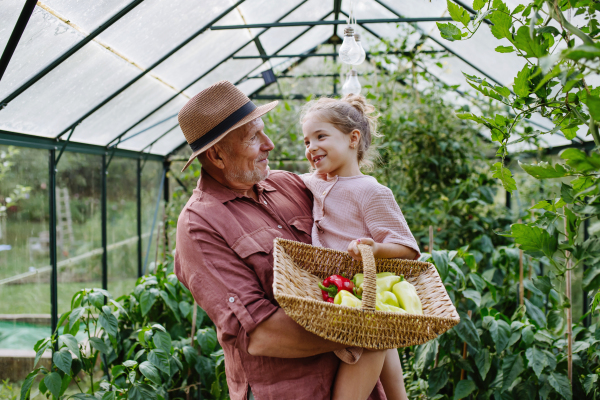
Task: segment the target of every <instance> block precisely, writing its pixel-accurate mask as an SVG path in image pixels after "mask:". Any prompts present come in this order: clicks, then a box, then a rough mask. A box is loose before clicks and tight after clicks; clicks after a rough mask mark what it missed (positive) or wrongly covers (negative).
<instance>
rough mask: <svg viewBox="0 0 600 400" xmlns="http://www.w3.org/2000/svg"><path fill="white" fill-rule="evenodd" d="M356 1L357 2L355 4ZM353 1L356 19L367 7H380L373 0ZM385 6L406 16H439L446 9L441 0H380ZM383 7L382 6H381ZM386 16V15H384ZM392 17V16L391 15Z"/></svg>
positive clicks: (359, 17)
mask: <svg viewBox="0 0 600 400" xmlns="http://www.w3.org/2000/svg"><path fill="white" fill-rule="evenodd" d="M357 3H358V4H357ZM357 3H355V6H354V7H355V10H356V11H355V13H356V19H361V18H365V17H363V16H362V11H363V10H365V11H366V9H367V8H371V7H372V8H378V7H381V6H380V5H379V4H377V3H375V2H374V1H369V2H362V1H361V2H357ZM382 3H384V4H385V5H386V6H388V7H389V8H391V9H392V10H394V11H396V12H397V13H398V14H400V15H402V16H403V17H407V18H416V17H441V16H443V15H444V13H445V12H446V10H447V7H446V2H445V1H443V0H431V1H427V2H425V1H409V0H402V1H397V0H396V1H392V0H382ZM381 8H383V7H381ZM342 9H344V5H343V4H342ZM384 18H386V17H384ZM391 18H393V17H391Z"/></svg>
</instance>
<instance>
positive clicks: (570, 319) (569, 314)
mask: <svg viewBox="0 0 600 400" xmlns="http://www.w3.org/2000/svg"><path fill="white" fill-rule="evenodd" d="M566 209H567V207H566V206H565V207H563V214H565V237H566V238H567V240H569V232H567V215H566V213H565V210H566ZM565 257H566V261H567V262H566V266H567V272H566V274H565V278H566V279H565V280H566V286H567V287H566V288H565V296H566V297H567V299H568V300H569V308H567V346H568V347H567V371H568V375H569V381H570V382H571V385H573V308H572V307H571V253H570V252H568V251H565Z"/></svg>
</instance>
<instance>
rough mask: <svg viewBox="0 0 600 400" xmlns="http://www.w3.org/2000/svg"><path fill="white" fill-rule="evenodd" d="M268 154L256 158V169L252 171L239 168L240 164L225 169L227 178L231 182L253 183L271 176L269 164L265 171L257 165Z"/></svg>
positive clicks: (224, 172)
mask: <svg viewBox="0 0 600 400" xmlns="http://www.w3.org/2000/svg"><path fill="white" fill-rule="evenodd" d="M268 154H269V153H266V154H261V155H260V156H258V157H257V158H256V160H254V169H253V170H252V171H248V170H243V169H241V168H239V167H238V165H234V166H232V168H231V169H225V170H224V171H223V174H224V175H225V179H227V180H228V181H230V182H239V183H245V184H252V185H253V184H256V183H258V182H261V181H264V180H265V179H267V178H268V177H269V173H270V172H271V169H270V168H269V167H268V166H267V169H266V170H265V171H264V172H263V171H261V170H260V169H259V168H258V167H257V165H256V163H257V161H258V160H261V159H264V158H265V157H267V156H268Z"/></svg>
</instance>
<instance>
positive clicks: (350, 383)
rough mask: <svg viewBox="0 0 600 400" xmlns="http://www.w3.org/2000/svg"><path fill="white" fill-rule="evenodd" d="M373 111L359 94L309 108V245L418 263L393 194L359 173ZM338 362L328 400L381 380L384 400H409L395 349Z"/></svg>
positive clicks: (362, 395)
mask: <svg viewBox="0 0 600 400" xmlns="http://www.w3.org/2000/svg"><path fill="white" fill-rule="evenodd" d="M374 112H375V108H374V107H373V106H372V105H370V104H368V103H367V102H366V99H365V98H364V97H363V96H359V95H352V94H351V95H347V96H346V97H344V98H343V99H341V100H334V99H329V98H321V99H319V100H318V101H313V102H310V103H308V104H307V105H306V106H305V108H304V110H303V113H302V117H301V123H302V132H303V134H304V144H305V145H306V158H307V159H308V161H309V162H310V164H311V165H312V167H313V169H314V171H313V172H312V173H310V174H304V175H302V179H303V181H304V183H305V184H306V186H307V187H308V188H309V189H310V190H311V191H312V193H313V195H314V207H313V216H314V225H313V229H312V241H313V245H315V246H321V247H327V248H332V249H336V250H341V251H348V252H349V253H350V255H351V256H352V257H353V258H355V259H357V260H360V253H359V251H358V247H357V244H358V243H360V244H367V245H371V246H373V254H374V255H375V257H377V258H405V259H411V260H414V259H416V258H418V257H419V255H420V253H419V247H418V245H417V242H416V241H415V239H414V237H413V235H412V233H411V232H410V229H409V228H408V225H407V224H406V221H405V219H404V216H403V215H402V212H401V211H400V208H399V207H398V204H396V201H395V199H394V195H393V194H392V191H391V190H390V189H388V188H387V187H385V186H383V185H380V184H379V183H378V182H377V180H376V179H375V178H373V177H371V176H368V175H363V174H362V172H361V167H364V166H367V167H370V166H371V165H372V163H371V162H370V160H369V155H370V153H371V152H370V149H369V147H370V145H371V138H372V137H373V136H377V133H376V127H377V124H376V118H377V117H376V116H375V115H373V113H374ZM336 354H337V356H338V357H339V358H340V359H341V360H342V361H343V362H342V363H341V364H340V367H339V370H338V373H337V376H336V381H335V383H334V388H333V399H334V400H338V399H340V400H341V399H344V400H345V399H357V400H364V399H366V398H367V397H368V396H369V394H370V393H371V392H372V390H373V388H374V387H375V385H376V383H377V379H378V378H380V379H381V383H382V385H383V388H384V391H385V393H386V397H387V398H388V399H389V400H395V399H402V400H404V399H407V396H406V390H405V388H404V380H403V377H402V366H401V364H400V358H399V356H398V351H397V350H396V349H390V350H383V351H364V352H363V349H360V348H349V349H345V350H342V351H337V352H336Z"/></svg>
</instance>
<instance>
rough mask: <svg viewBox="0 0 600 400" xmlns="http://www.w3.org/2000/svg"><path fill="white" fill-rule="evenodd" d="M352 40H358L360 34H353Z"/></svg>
mask: <svg viewBox="0 0 600 400" xmlns="http://www.w3.org/2000/svg"><path fill="white" fill-rule="evenodd" d="M354 40H356V41H357V42H360V35H359V34H358V33H355V34H354Z"/></svg>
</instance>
